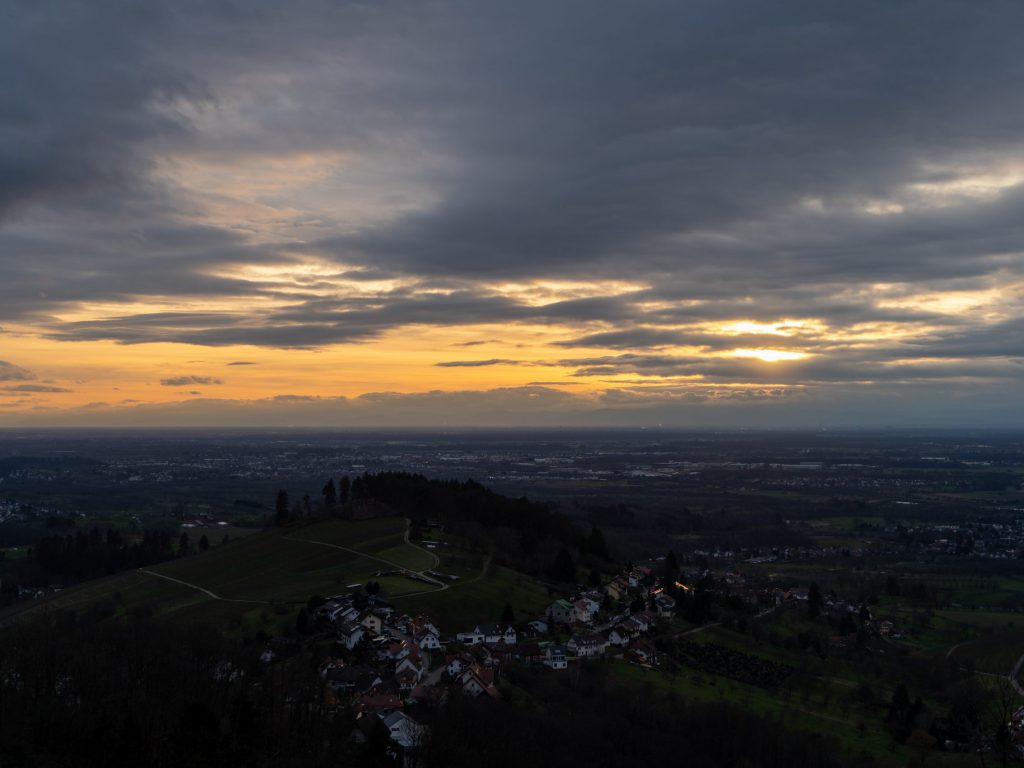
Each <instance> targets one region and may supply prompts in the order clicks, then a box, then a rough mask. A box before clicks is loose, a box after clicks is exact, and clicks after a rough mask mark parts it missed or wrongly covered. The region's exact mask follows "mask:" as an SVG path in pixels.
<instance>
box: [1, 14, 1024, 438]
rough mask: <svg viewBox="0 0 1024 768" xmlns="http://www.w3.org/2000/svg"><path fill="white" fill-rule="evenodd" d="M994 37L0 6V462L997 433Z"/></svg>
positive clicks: (700, 24) (805, 23)
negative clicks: (444, 436)
mask: <svg viewBox="0 0 1024 768" xmlns="http://www.w3.org/2000/svg"><path fill="white" fill-rule="evenodd" d="M1021 39H1024V4H1021V3H1020V2H1018V1H1017V0H1006V1H1005V2H1004V1H1001V0H985V2H977V0H961V1H953V0H922V1H920V2H917V1H915V0H884V1H882V0H877V1H876V0H861V2H857V3H822V2H820V0H806V1H805V2H803V1H797V0H786V1H779V0H735V1H731V2H722V0H708V1H707V2H704V1H703V0H686V1H685V2H679V1H678V0H676V1H675V2H646V1H645V0H631V2H628V3H626V2H603V1H602V0H579V1H576V0H555V1H552V0H544V2H533V1H532V0H519V1H518V2H515V3H509V2H489V1H488V0H466V1H465V2H457V1H449V0H426V1H424V0H416V1H415V2H403V1H398V2H392V1H391V0H372V2H371V1H369V0H367V1H365V2H343V0H290V1H289V2H287V3H281V2H265V1H264V0H245V1H244V2H242V1H241V0H174V1H173V2H170V1H166V2H160V1H154V2H147V3H137V2H129V1H128V0H120V1H116V2H115V1H113V0H90V2H88V3H79V2H72V1H71V0H62V1H54V0H10V1H9V2H5V3H4V4H3V5H2V6H0V73H2V74H0V426H34V425H36V426H132V425H137V426H199V425H204V426H205V425H209V426H216V425H232V426H247V425H251V426H288V425H294V426H331V427H334V426H336V427H344V426H362V427H366V426H426V427H430V426H559V425H572V426H587V425H593V426H606V425H611V426H624V427H626V426H652V427H653V426H659V425H661V426H666V427H668V426H672V427H691V426H692V427H705V426H711V427H715V426H722V427H737V426H750V427H815V426H865V427H867V426H871V427H875V426H936V427H962V426H975V427H976V426H981V427H1015V428H1016V427H1024V215H1022V214H1024V99H1022V98H1021V94H1022V93H1024V52H1022V48H1021V45H1020V41H1021Z"/></svg>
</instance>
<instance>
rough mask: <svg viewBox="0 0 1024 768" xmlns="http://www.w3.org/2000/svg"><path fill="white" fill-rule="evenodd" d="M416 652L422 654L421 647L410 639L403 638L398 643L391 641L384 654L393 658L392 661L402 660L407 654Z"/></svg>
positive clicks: (417, 654)
mask: <svg viewBox="0 0 1024 768" xmlns="http://www.w3.org/2000/svg"><path fill="white" fill-rule="evenodd" d="M412 654H415V655H416V656H419V655H420V647H419V646H418V645H417V644H416V643H414V642H411V641H409V640H402V641H401V642H398V643H391V644H390V645H389V646H388V647H387V648H386V649H385V650H384V651H383V656H384V657H385V658H388V659H391V660H392V661H401V660H402V659H404V658H405V657H406V656H409V655H412Z"/></svg>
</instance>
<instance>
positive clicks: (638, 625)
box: [623, 613, 651, 632]
mask: <svg viewBox="0 0 1024 768" xmlns="http://www.w3.org/2000/svg"><path fill="white" fill-rule="evenodd" d="M623 623H624V624H625V625H626V628H627V629H634V628H635V629H636V631H637V632H646V631H648V630H649V629H650V628H651V619H650V617H649V616H648V615H647V614H646V613H634V614H633V615H632V616H630V617H629V618H628V619H626V621H624V622H623Z"/></svg>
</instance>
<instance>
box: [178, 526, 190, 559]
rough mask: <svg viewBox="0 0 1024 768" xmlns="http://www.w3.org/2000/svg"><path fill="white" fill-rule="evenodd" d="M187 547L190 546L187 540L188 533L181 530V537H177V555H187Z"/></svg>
mask: <svg viewBox="0 0 1024 768" xmlns="http://www.w3.org/2000/svg"><path fill="white" fill-rule="evenodd" d="M189 548H190V544H189V540H188V533H187V532H182V534H181V538H180V539H178V556H179V557H184V556H185V555H187V554H188V551H189Z"/></svg>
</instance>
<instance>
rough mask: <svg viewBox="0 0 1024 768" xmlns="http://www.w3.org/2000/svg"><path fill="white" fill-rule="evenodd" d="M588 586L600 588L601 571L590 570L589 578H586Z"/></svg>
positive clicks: (596, 569)
mask: <svg viewBox="0 0 1024 768" xmlns="http://www.w3.org/2000/svg"><path fill="white" fill-rule="evenodd" d="M587 581H588V582H589V584H590V586H592V587H600V586H601V571H600V569H598V568H592V569H591V570H590V576H589V577H588V578H587Z"/></svg>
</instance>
